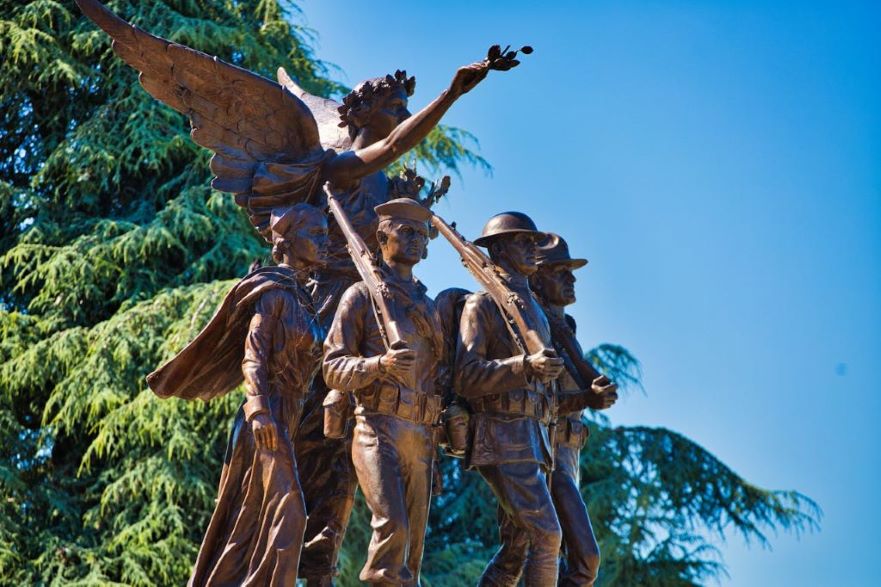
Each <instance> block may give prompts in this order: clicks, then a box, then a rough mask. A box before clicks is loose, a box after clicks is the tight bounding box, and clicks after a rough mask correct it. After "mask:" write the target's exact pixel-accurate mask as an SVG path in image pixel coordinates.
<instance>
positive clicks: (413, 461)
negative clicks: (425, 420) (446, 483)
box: [400, 422, 435, 584]
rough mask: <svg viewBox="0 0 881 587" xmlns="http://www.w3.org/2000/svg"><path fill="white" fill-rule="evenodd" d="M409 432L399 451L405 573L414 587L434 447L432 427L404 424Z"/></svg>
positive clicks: (426, 520) (417, 578)
mask: <svg viewBox="0 0 881 587" xmlns="http://www.w3.org/2000/svg"><path fill="white" fill-rule="evenodd" d="M402 424H405V425H406V427H407V428H408V430H409V434H408V435H407V436H408V437H409V438H407V441H406V442H405V443H403V445H402V446H401V448H400V456H401V458H402V462H403V465H404V471H405V479H406V501H407V518H408V520H409V523H410V540H409V545H408V549H407V569H408V570H409V571H410V574H411V575H412V577H413V580H414V584H415V583H418V581H419V574H420V571H421V568H422V555H423V551H424V546H425V528H426V526H427V525H428V512H429V508H430V506H431V490H432V481H433V479H432V474H433V470H434V453H435V451H434V444H433V441H432V437H431V433H432V431H431V427H429V426H422V425H418V424H412V423H409V422H406V423H403V422H402Z"/></svg>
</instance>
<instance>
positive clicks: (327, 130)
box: [276, 67, 352, 151]
mask: <svg viewBox="0 0 881 587" xmlns="http://www.w3.org/2000/svg"><path fill="white" fill-rule="evenodd" d="M276 76H277V77H278V83H280V84H281V85H282V86H284V87H285V88H287V89H288V90H290V92H291V93H292V94H293V95H295V96H296V97H298V98H299V99H301V100H302V101H303V102H305V103H306V106H308V107H309V110H311V111H312V116H314V117H315V121H316V122H317V123H318V135H319V136H320V137H321V145H322V146H323V147H324V148H325V149H333V150H335V151H348V150H349V149H351V148H352V139H351V137H349V131H348V130H346V129H345V128H341V127H340V112H339V109H340V107H341V106H342V104H340V103H339V102H337V101H335V100H330V99H328V98H321V97H319V96H314V95H312V94H310V93H309V92H307V91H306V90H304V89H303V88H301V87H300V86H299V85H297V82H295V81H294V80H293V78H292V77H291V76H290V75H288V72H287V71H285V68H284V67H279V68H278V72H277V74H276Z"/></svg>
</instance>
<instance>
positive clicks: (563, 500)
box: [551, 470, 600, 587]
mask: <svg viewBox="0 0 881 587" xmlns="http://www.w3.org/2000/svg"><path fill="white" fill-rule="evenodd" d="M551 489H552V492H553V498H554V505H555V506H556V510H557V516H558V517H559V520H560V526H561V527H562V529H563V546H564V550H565V557H564V565H563V568H561V570H560V585H561V587H576V586H578V587H591V586H592V585H593V584H594V582H595V581H596V578H597V572H598V570H599V566H600V549H599V545H598V544H597V541H596V537H595V536H594V533H593V527H592V526H591V524H590V517H589V516H588V513H587V507H585V504H584V501H583V500H582V498H581V492H580V491H579V490H578V482H577V479H576V478H575V477H574V476H573V475H570V474H568V471H565V470H560V471H555V472H554V478H553V482H552V484H551Z"/></svg>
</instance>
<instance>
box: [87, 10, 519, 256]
mask: <svg viewBox="0 0 881 587" xmlns="http://www.w3.org/2000/svg"><path fill="white" fill-rule="evenodd" d="M76 3H77V4H78V5H79V7H80V8H81V10H82V11H83V12H84V13H85V14H86V16H88V17H89V18H90V19H91V20H92V21H94V22H95V23H96V24H97V25H98V26H99V27H101V28H102V29H103V30H104V31H105V32H106V33H107V34H108V35H110V36H111V37H112V38H113V50H114V52H115V53H116V54H117V55H118V56H119V57H120V58H122V59H123V60H124V61H125V62H126V63H128V64H129V65H131V66H132V67H134V68H135V69H137V70H138V71H140V82H141V85H142V86H143V87H144V89H146V90H147V91H148V92H149V93H150V94H151V95H152V96H154V97H155V98H157V99H159V100H161V101H162V102H164V103H165V104H167V105H169V106H171V107H172V108H174V109H175V110H177V111H178V112H181V113H183V114H185V115H187V116H188V117H189V119H190V123H191V126H192V131H191V133H190V134H191V136H192V138H193V140H194V141H195V142H196V143H198V144H199V145H201V146H203V147H207V148H208V149H211V150H212V151H213V152H214V156H213V157H212V159H211V170H212V172H213V173H214V175H215V177H214V179H213V180H212V186H213V187H214V188H216V189H218V190H221V191H225V192H231V193H233V194H234V195H235V201H236V203H237V204H238V205H239V206H241V207H243V208H244V209H245V210H246V211H247V213H248V216H249V218H250V221H251V224H253V225H254V227H255V228H256V229H257V230H258V231H259V232H260V234H261V235H263V236H264V237H265V238H268V237H269V217H270V213H271V211H272V209H273V208H276V207H277V206H279V205H290V204H294V203H297V202H309V203H316V204H320V203H321V202H319V201H318V200H319V199H321V198H323V194H322V193H321V190H320V189H318V188H319V187H320V186H321V185H322V184H323V183H324V182H325V181H330V182H331V184H332V185H333V186H334V191H335V192H339V193H340V194H341V195H343V197H341V200H343V202H344V204H345V205H346V208H347V211H351V212H352V213H353V215H354V216H355V219H354V220H355V222H354V224H355V225H356V227H357V228H358V229H359V232H362V227H363V228H364V230H363V232H365V233H366V234H364V235H363V236H365V237H368V239H372V235H371V232H373V231H372V230H371V228H375V227H371V226H370V224H372V222H371V220H372V218H369V217H370V216H372V210H373V207H374V206H375V205H376V204H379V203H382V202H383V201H386V200H387V199H388V193H387V192H388V184H387V181H386V178H385V176H384V174H381V172H382V170H383V169H384V168H385V167H387V166H388V165H389V164H391V163H393V162H394V161H395V160H397V159H398V158H399V157H400V156H401V155H403V154H404V153H406V152H407V151H409V150H410V149H412V148H413V147H414V146H416V145H417V144H418V143H419V142H420V141H421V140H422V139H423V138H425V137H426V135H428V133H429V132H430V131H431V129H432V128H434V126H435V125H436V124H437V123H438V122H439V121H440V119H441V117H442V116H443V114H444V113H445V112H446V111H447V110H448V109H449V108H450V106H451V105H452V104H453V102H455V101H456V99H457V98H459V97H460V96H461V95H463V94H465V93H467V92H468V91H469V90H471V89H472V88H474V87H475V86H476V85H477V84H478V83H480V81H482V80H483V79H484V78H485V77H486V75H487V73H488V72H489V70H491V69H496V70H507V69H511V68H512V67H514V66H516V65H517V64H518V63H519V62H518V61H517V59H516V55H517V52H516V51H507V50H506V51H500V50H499V49H498V47H497V46H495V47H493V49H491V50H490V53H489V55H488V57H487V58H486V59H484V60H482V61H479V62H476V63H473V64H471V65H466V66H464V67H461V68H459V70H458V71H457V72H456V75H455V76H454V78H453V81H452V83H451V84H450V86H449V88H448V89H446V90H445V91H443V92H442V93H441V95H440V96H438V97H437V98H436V99H435V100H434V101H432V102H431V103H430V104H428V105H427V106H426V107H425V108H423V109H422V110H421V111H419V112H418V113H417V114H415V115H413V116H411V115H410V112H409V111H408V110H407V100H408V98H409V97H410V96H411V95H412V94H413V90H414V89H415V85H416V80H415V78H413V77H407V74H406V72H403V71H397V72H395V74H394V75H387V76H385V77H381V78H376V79H371V80H367V81H365V82H362V83H360V84H358V86H357V87H356V88H355V89H354V90H353V91H352V92H351V93H350V94H349V95H348V96H346V97H345V99H344V100H343V102H342V104H340V103H338V102H336V101H334V100H328V99H325V98H320V97H318V96H314V95H311V94H309V93H308V92H306V91H304V90H303V89H302V88H300V87H299V86H298V85H297V84H296V83H295V82H294V81H293V80H292V79H291V78H290V76H288V74H287V73H286V72H285V70H284V68H279V70H278V82H274V81H271V80H269V79H266V78H264V77H262V76H260V75H257V74H255V73H253V72H251V71H248V70H245V69H243V68H240V67H237V66H235V65H232V64H230V63H226V62H224V61H222V60H220V59H218V58H217V57H212V56H210V55H207V54H205V53H202V52H200V51H196V50H194V49H191V48H189V47H186V46H183V45H179V44H176V43H173V42H170V41H167V40H165V39H162V38H160V37H157V36H155V35H152V34H150V33H148V32H146V31H143V30H141V29H140V28H138V27H137V26H135V25H132V24H129V23H127V22H126V21H124V20H122V19H121V18H119V17H118V16H116V15H115V14H114V13H113V12H111V11H110V10H108V9H107V8H106V7H105V6H104V5H102V4H101V3H100V2H98V1H97V0H76ZM522 51H523V52H524V53H529V52H530V51H531V49H529V48H524V49H523V50H522ZM377 174H381V175H382V177H379V176H378V175H377ZM313 200H315V201H313ZM349 208H351V210H349ZM367 210H369V213H368V212H365V211H367ZM359 215H366V216H368V218H359ZM333 232H334V231H333V230H331V250H332V251H333V250H337V251H339V250H342V255H345V250H344V247H334V246H333V245H335V244H342V243H343V242H344V241H342V239H341V238H340V239H339V240H337V239H335V238H333V237H334V234H333ZM340 261H343V262H345V263H346V264H348V263H347V262H346V260H345V259H340Z"/></svg>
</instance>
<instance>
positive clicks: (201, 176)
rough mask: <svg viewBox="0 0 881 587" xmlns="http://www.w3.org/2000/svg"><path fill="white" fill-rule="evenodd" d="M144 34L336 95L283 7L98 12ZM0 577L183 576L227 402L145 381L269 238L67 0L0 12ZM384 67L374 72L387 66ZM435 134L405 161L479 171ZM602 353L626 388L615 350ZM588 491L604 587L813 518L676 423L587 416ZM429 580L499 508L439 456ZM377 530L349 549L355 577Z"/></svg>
mask: <svg viewBox="0 0 881 587" xmlns="http://www.w3.org/2000/svg"><path fill="white" fill-rule="evenodd" d="M108 4H109V5H110V7H111V8H112V9H113V10H114V11H116V12H117V13H118V14H121V15H122V16H123V17H124V18H126V19H127V20H130V21H133V22H135V23H137V24H139V25H140V26H141V27H142V28H144V29H146V30H149V31H151V32H155V33H157V34H159V35H161V36H164V37H166V38H170V39H172V40H174V41H177V42H180V43H184V44H187V45H190V46H192V47H196V48H198V49H201V50H203V51H205V52H207V53H210V54H215V55H218V56H220V57H221V58H223V59H226V60H228V61H231V62H233V63H236V64H238V65H241V66H243V67H246V68H248V69H251V70H254V71H258V72H260V73H262V74H263V75H266V76H267V77H271V76H272V72H273V71H274V70H275V68H276V67H277V66H279V65H284V66H285V67H286V68H287V69H288V71H290V72H291V73H292V74H293V75H294V76H295V77H296V78H297V79H298V80H299V81H300V82H301V84H302V85H303V86H304V87H305V88H306V89H307V90H309V91H311V92H313V93H316V94H321V95H339V93H340V92H342V91H344V90H345V88H343V87H341V86H340V85H339V84H337V83H335V82H333V81H332V80H331V77H330V74H331V73H332V71H331V69H330V68H329V67H328V66H327V65H326V64H324V63H322V62H321V61H319V60H317V59H316V58H315V56H314V55H313V53H312V50H311V49H310V46H309V41H310V39H311V38H312V33H311V31H309V30H307V29H304V28H302V27H300V26H298V25H296V24H291V23H292V22H294V23H295V22H296V21H297V8H296V6H295V5H292V4H289V3H287V2H280V1H279V0H254V1H252V2H239V1H237V0H162V1H159V0H156V1H149V2H147V1H143V2H137V1H135V0H112V1H110V2H108ZM0 55H3V60H4V63H3V67H2V68H0V585H113V584H124V585H145V586H146V585H158V586H164V585H175V584H182V583H183V582H185V580H186V578H187V576H188V574H189V572H190V569H191V567H192V564H193V561H194V560H195V554H196V552H197V550H198V545H199V543H200V541H201V538H202V533H203V532H204V529H205V527H206V524H207V521H208V517H209V515H210V513H211V511H212V508H213V506H214V497H215V493H216V487H217V480H218V478H219V475H220V468H221V461H222V457H223V450H224V447H225V443H226V440H227V434H228V432H229V427H230V424H231V419H232V415H233V413H234V411H235V409H236V407H237V405H238V402H239V401H240V396H239V395H238V394H236V393H233V394H229V395H228V396H226V397H224V398H221V399H217V400H214V401H211V402H209V403H203V402H185V401H179V400H167V401H160V400H158V399H157V398H156V397H154V396H153V394H152V393H151V392H150V391H149V390H148V389H147V388H146V386H145V383H144V376H145V375H146V374H147V373H148V372H149V371H150V370H152V369H153V368H155V367H156V366H157V365H159V364H161V363H162V362H163V361H164V360H165V359H167V358H169V357H170V356H172V355H173V354H174V353H175V352H176V351H178V350H180V348H182V347H183V345H184V344H185V343H186V342H187V341H188V340H190V339H191V338H192V337H193V336H194V335H195V334H196V333H197V332H198V331H199V329H200V328H201V327H202V326H203V325H204V324H205V323H206V322H207V320H208V318H209V317H210V316H211V314H212V313H213V311H214V309H215V306H216V305H217V303H218V301H219V300H220V299H221V297H222V296H223V294H224V293H225V292H226V291H227V290H228V289H229V288H230V286H231V285H232V284H233V283H234V282H235V279H236V278H237V277H240V276H242V275H244V274H245V272H246V271H247V267H248V265H249V263H250V262H251V261H252V260H253V259H254V258H258V257H266V256H267V250H266V247H265V244H264V243H263V242H262V241H261V240H260V239H258V238H257V237H256V236H255V234H254V231H253V230H252V229H251V227H250V226H249V225H248V223H247V221H246V219H245V217H244V214H242V213H241V211H240V210H239V209H238V208H237V207H236V206H235V204H234V203H233V200H232V198H231V197H230V196H229V195H227V194H222V193H218V192H215V191H212V190H211V189H210V188H209V187H208V183H209V179H210V172H209V171H208V165H207V161H208V153H207V152H206V151H205V150H203V149H201V148H199V147H197V146H196V145H194V144H193V143H192V142H191V141H190V140H189V138H188V136H187V135H188V132H189V128H188V124H187V122H186V120H185V119H184V117H182V116H180V115H179V114H177V113H175V112H174V111H172V110H171V109H169V108H167V107H165V106H163V105H162V104H160V103H158V102H157V101H155V100H153V99H152V98H151V97H150V96H149V95H148V94H147V93H146V92H145V91H143V90H142V89H141V88H140V87H139V85H138V84H137V79H136V74H135V72H133V71H132V70H130V69H129V68H128V67H127V66H126V65H125V64H124V63H122V61H120V60H119V59H118V58H116V57H115V56H114V55H113V54H112V52H111V51H110V43H109V40H108V38H107V36H106V35H105V34H104V33H103V32H101V31H99V30H98V29H97V28H96V27H95V26H93V25H92V24H91V23H89V22H88V21H86V20H85V19H84V18H82V16H81V15H80V14H79V11H78V10H77V9H76V7H75V6H74V5H73V2H72V0H27V1H22V0H0ZM381 73H385V72H377V74H381ZM474 145H476V142H475V141H474V139H473V137H471V135H469V134H468V133H466V132H465V131H461V130H458V129H451V128H441V129H438V130H437V131H436V132H435V133H433V134H432V135H431V136H430V137H429V138H428V139H427V140H426V142H425V143H424V144H423V145H421V146H420V147H419V149H418V150H417V151H416V160H417V161H419V162H420V163H421V164H422V165H424V166H425V167H427V168H428V169H430V170H431V171H432V172H440V171H442V170H448V171H453V172H455V171H456V170H457V169H458V166H459V165H477V166H479V167H484V168H488V166H487V164H486V162H485V161H484V160H483V159H481V158H480V157H479V156H478V155H477V154H476V153H474V152H473V151H472V150H471V147H473V146H474ZM593 358H594V359H595V360H597V361H598V362H599V363H601V364H603V365H605V366H606V367H607V368H609V369H611V372H612V374H613V375H620V377H618V380H620V381H631V382H633V383H638V379H639V378H638V371H634V370H633V367H634V365H635V363H634V362H633V361H632V358H630V357H629V355H627V354H626V352H625V351H623V349H620V348H618V347H614V346H605V347H601V348H600V349H598V351H597V353H596V354H594V355H593ZM594 428H595V430H594V438H593V439H592V440H591V442H590V444H589V448H588V449H587V451H586V454H585V458H584V463H583V470H584V479H585V483H584V492H585V496H586V497H587V498H588V499H589V503H590V507H591V513H592V516H593V519H594V523H595V526H596V528H597V532H598V535H599V537H600V540H601V543H602V546H603V549H604V554H605V561H606V562H605V566H604V571H603V581H604V584H605V585H609V584H618V585H637V584H639V585H659V586H661V585H663V586H667V585H693V584H698V583H699V582H700V581H701V580H703V579H706V578H708V577H713V576H717V575H718V574H719V573H720V572H723V567H722V566H721V562H720V561H719V559H718V556H717V553H715V551H713V549H712V547H711V538H712V536H713V535H721V534H722V533H723V532H727V531H729V530H731V529H733V530H735V531H738V532H740V533H741V534H742V535H743V536H744V537H745V538H747V539H750V540H756V541H758V542H760V543H764V542H765V541H766V537H765V535H766V533H767V532H768V531H769V530H775V529H777V528H783V529H795V530H801V529H804V528H811V527H813V525H814V524H815V520H816V510H815V506H814V505H813V504H812V503H811V502H810V501H809V500H807V499H806V498H804V497H803V496H801V495H799V494H797V493H792V492H773V491H765V490H762V489H759V488H756V487H754V486H751V485H749V484H748V483H746V482H745V481H743V480H742V479H741V478H740V477H738V476H737V475H736V474H735V473H733V472H732V471H730V470H729V469H728V468H727V467H725V466H724V464H722V463H720V462H719V461H718V460H716V459H715V458H714V457H713V456H712V455H710V454H708V453H707V452H706V451H704V450H703V449H701V448H700V447H699V446H697V445H696V444H694V443H693V442H691V441H689V440H688V439H685V438H683V437H681V436H680V435H677V434H675V433H673V432H670V431H667V430H659V429H643V428H635V429H634V428H614V427H612V426H611V425H610V424H609V422H608V421H606V420H604V419H597V420H596V422H595V426H594ZM442 467H443V473H444V480H445V484H446V487H447V492H446V493H445V494H444V495H442V496H440V497H439V498H438V499H437V500H436V503H435V504H434V507H433V511H432V519H431V529H430V533H429V537H428V549H427V555H426V561H425V571H426V575H427V577H426V579H427V581H426V582H430V583H431V584H434V585H458V584H463V583H467V582H473V580H474V579H475V577H477V576H478V574H479V573H480V570H481V568H482V567H483V564H484V563H485V561H486V560H487V558H488V557H489V554H490V552H491V551H492V549H493V548H494V545H495V542H496V531H495V511H494V503H493V499H492V496H491V495H490V494H489V492H488V491H487V490H486V488H485V486H484V485H483V483H482V482H480V480H479V479H477V477H476V476H475V475H474V474H472V473H467V472H463V471H462V470H461V468H460V467H459V464H458V462H453V461H449V460H445V461H444V462H443V465H442ZM368 532H369V527H368V525H367V517H366V512H365V511H364V508H363V506H359V509H358V511H356V514H355V516H354V517H353V523H352V526H351V528H350V530H349V534H348V538H347V542H346V545H345V552H344V553H343V556H342V566H343V571H344V573H343V576H342V577H341V583H342V584H345V585H349V584H355V582H356V576H357V570H358V568H359V567H360V565H361V564H362V562H363V553H364V551H365V546H366V542H367V539H368Z"/></svg>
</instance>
